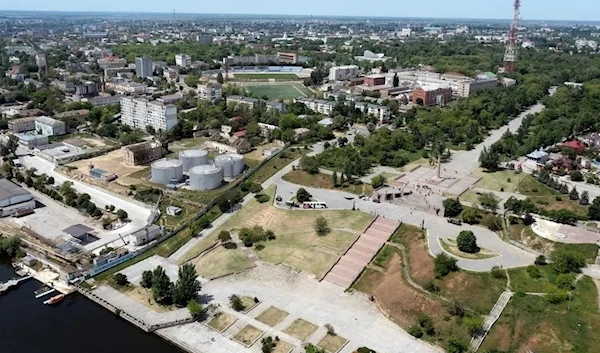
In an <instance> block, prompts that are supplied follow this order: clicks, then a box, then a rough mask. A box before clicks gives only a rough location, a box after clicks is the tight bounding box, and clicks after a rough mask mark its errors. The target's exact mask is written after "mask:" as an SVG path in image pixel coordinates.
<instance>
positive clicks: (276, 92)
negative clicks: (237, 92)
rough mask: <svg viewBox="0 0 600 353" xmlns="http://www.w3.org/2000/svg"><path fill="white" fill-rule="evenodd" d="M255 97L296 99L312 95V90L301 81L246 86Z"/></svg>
mask: <svg viewBox="0 0 600 353" xmlns="http://www.w3.org/2000/svg"><path fill="white" fill-rule="evenodd" d="M245 88H246V90H248V92H250V94H252V95H253V96H255V97H267V98H268V99H270V100H278V99H294V98H298V97H308V96H310V94H311V93H310V91H309V90H308V89H306V87H304V86H303V85H302V84H300V83H286V84H283V83H282V84H269V85H266V84H265V85H251V86H245Z"/></svg>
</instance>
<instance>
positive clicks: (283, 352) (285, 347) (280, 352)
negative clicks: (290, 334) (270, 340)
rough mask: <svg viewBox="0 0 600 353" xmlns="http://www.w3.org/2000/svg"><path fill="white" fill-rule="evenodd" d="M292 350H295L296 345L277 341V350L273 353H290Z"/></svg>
mask: <svg viewBox="0 0 600 353" xmlns="http://www.w3.org/2000/svg"><path fill="white" fill-rule="evenodd" d="M292 348H294V345H293V344H291V343H287V342H284V341H277V345H276V346H275V349H273V352H271V353H288V352H289V351H291V350H292Z"/></svg>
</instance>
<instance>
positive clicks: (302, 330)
mask: <svg viewBox="0 0 600 353" xmlns="http://www.w3.org/2000/svg"><path fill="white" fill-rule="evenodd" d="M317 328H318V327H317V325H314V324H311V323H310V322H308V321H306V320H303V319H297V320H296V321H294V322H292V324H291V325H290V326H289V327H288V328H286V329H285V330H283V332H284V333H287V334H288V335H290V336H292V337H294V338H297V339H299V340H300V341H302V342H304V341H306V339H307V338H308V337H309V336H310V335H312V334H313V333H315V331H317Z"/></svg>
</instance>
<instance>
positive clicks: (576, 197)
mask: <svg viewBox="0 0 600 353" xmlns="http://www.w3.org/2000/svg"><path fill="white" fill-rule="evenodd" d="M569 199H570V200H573V201H576V200H579V192H578V191H577V187H575V186H574V187H573V189H571V192H570V193H569Z"/></svg>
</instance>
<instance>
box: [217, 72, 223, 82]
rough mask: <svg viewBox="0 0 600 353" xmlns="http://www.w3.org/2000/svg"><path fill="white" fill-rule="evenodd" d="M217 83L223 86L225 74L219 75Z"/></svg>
mask: <svg viewBox="0 0 600 353" xmlns="http://www.w3.org/2000/svg"><path fill="white" fill-rule="evenodd" d="M217 83H220V84H223V74H222V73H220V72H219V73H218V74H217Z"/></svg>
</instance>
